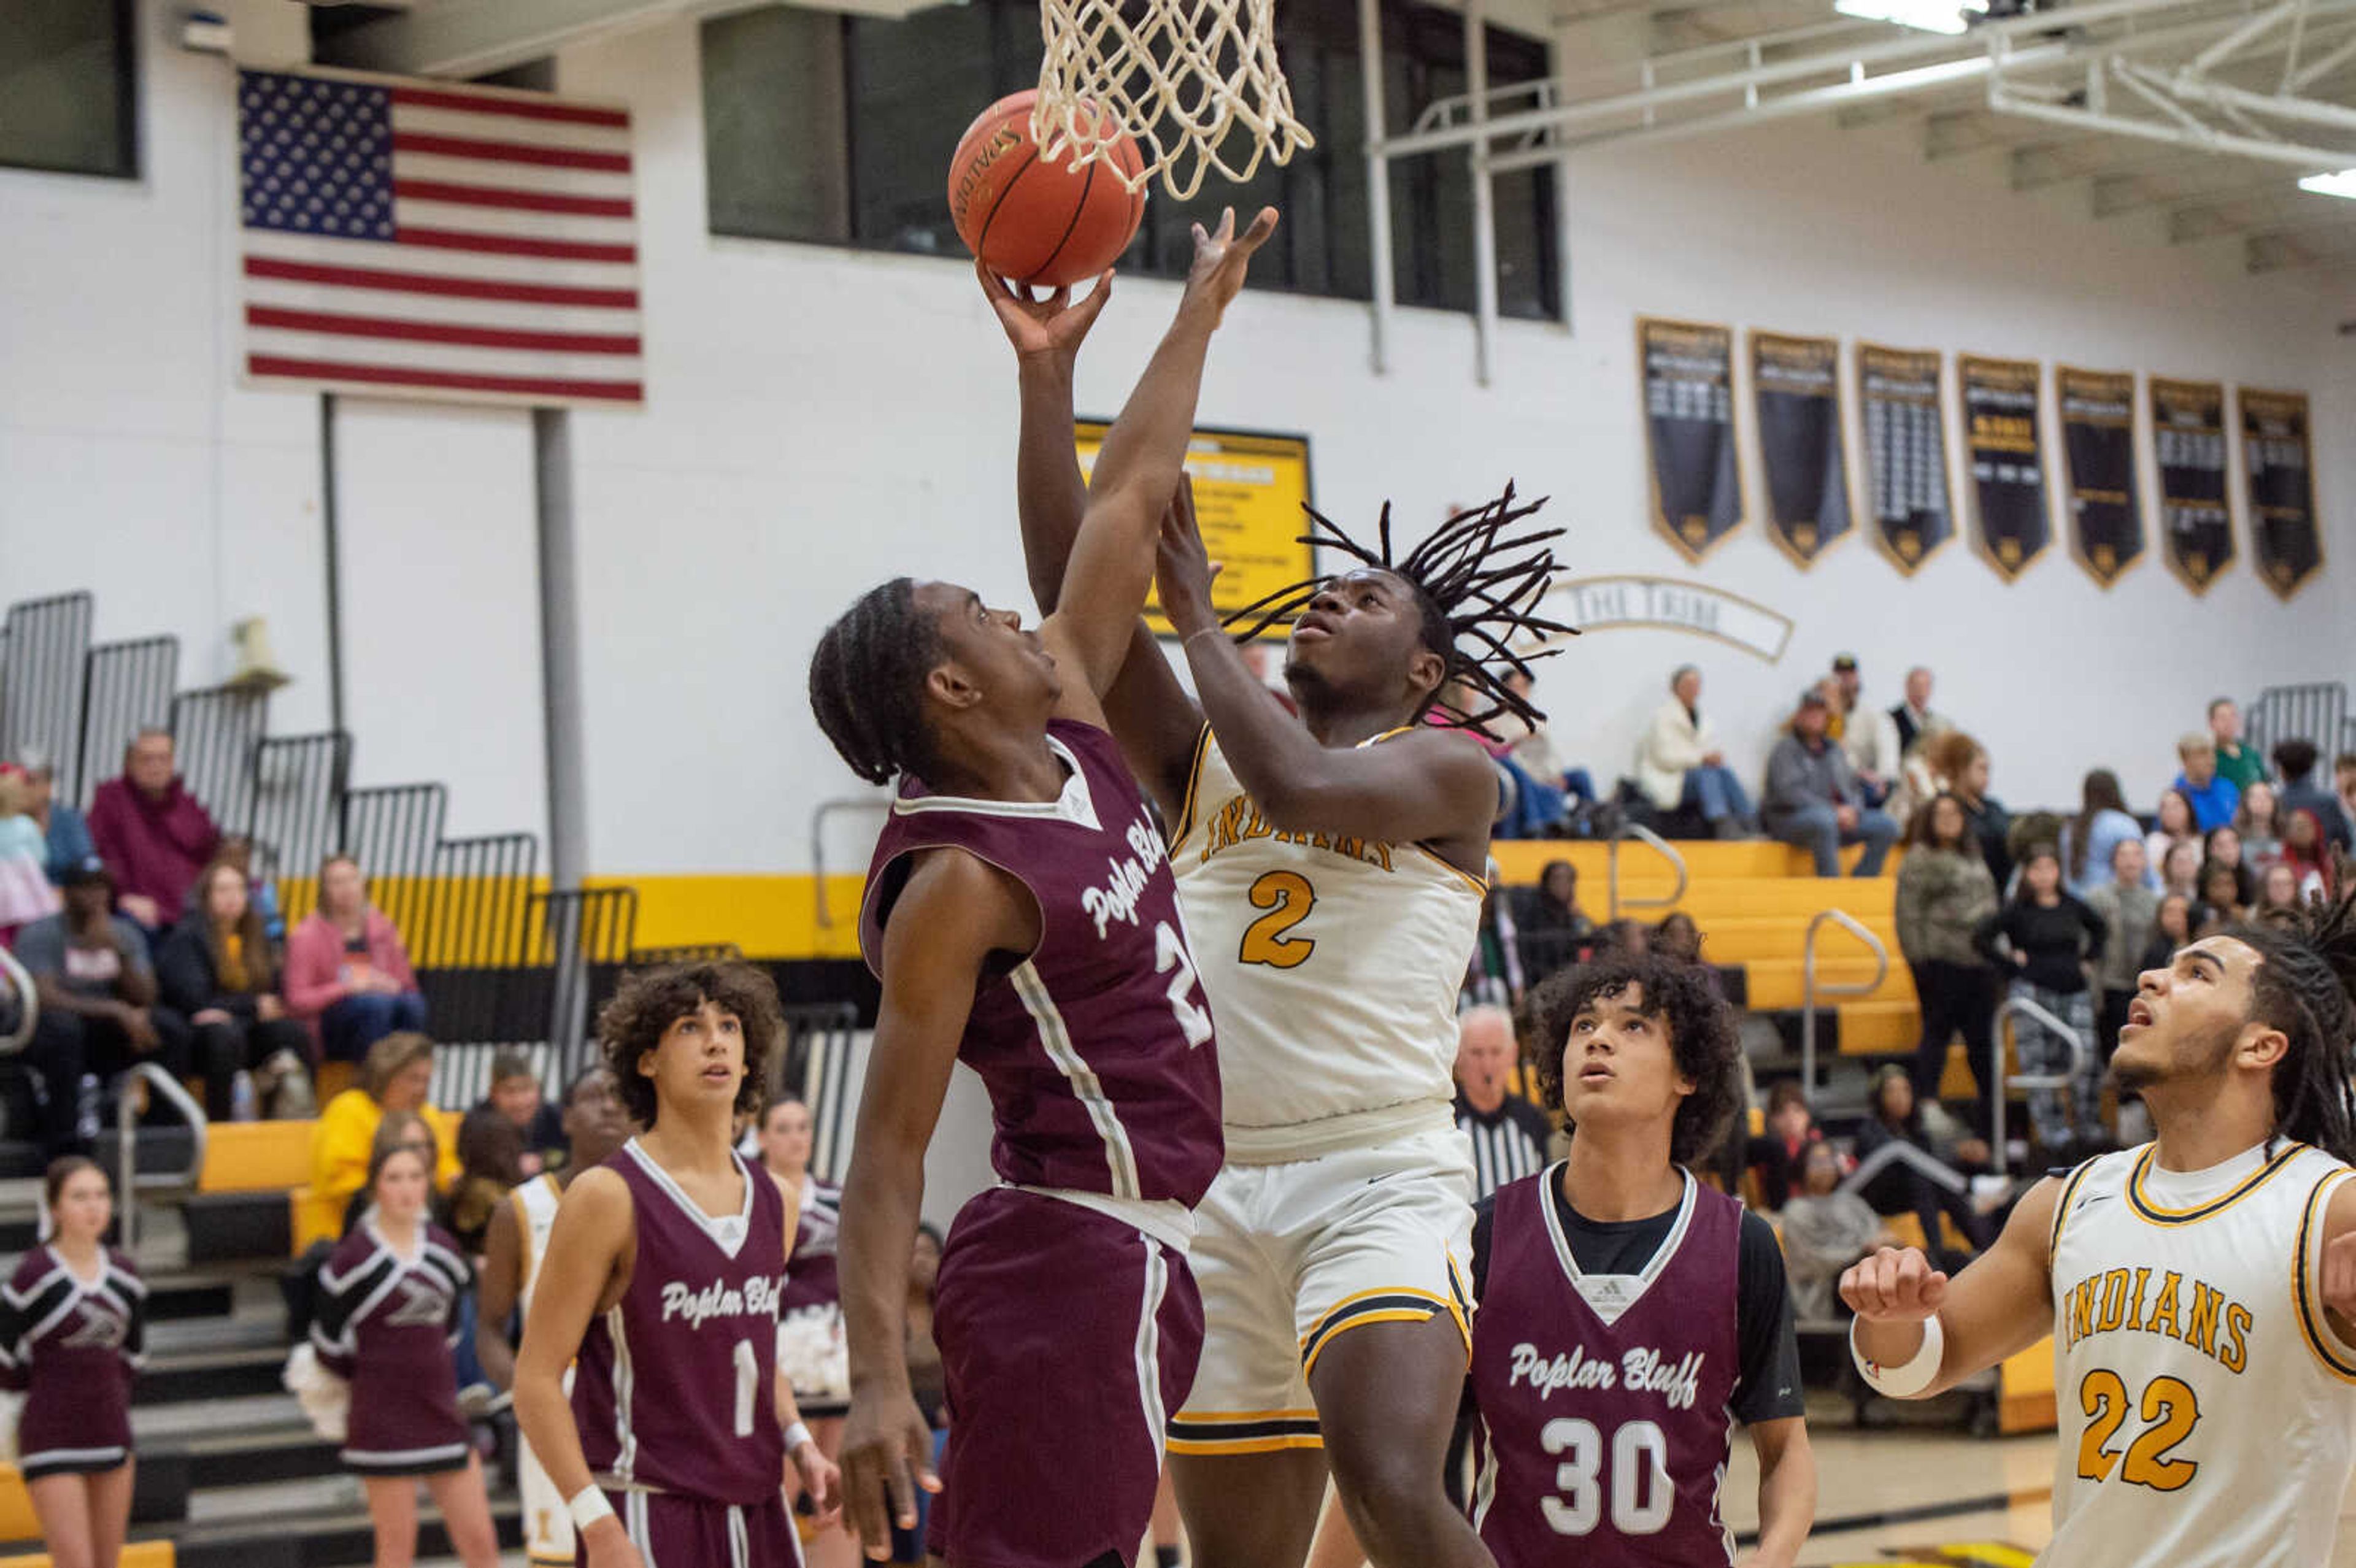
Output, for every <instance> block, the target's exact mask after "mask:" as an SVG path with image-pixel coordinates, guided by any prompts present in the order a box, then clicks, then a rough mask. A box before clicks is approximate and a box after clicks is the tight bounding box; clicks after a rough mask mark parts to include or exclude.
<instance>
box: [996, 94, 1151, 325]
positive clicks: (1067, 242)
mask: <svg viewBox="0 0 2356 1568" xmlns="http://www.w3.org/2000/svg"><path fill="white" fill-rule="evenodd" d="M1038 96H1039V95H1038V93H1037V92H1035V91H1023V92H1016V93H1012V94H1009V95H1008V96H1007V97H1004V98H1001V99H1000V100H999V101H997V102H995V103H993V104H991V106H990V107H989V108H987V109H985V110H983V111H982V112H981V113H980V116H979V117H977V118H976V119H975V121H974V123H972V124H971V125H969V126H968V127H967V128H966V133H965V134H964V135H963V136H962V137H960V138H958V148H957V156H956V157H954V158H953V159H951V160H950V162H949V217H950V219H952V220H953V221H954V222H955V223H956V224H957V231H958V239H960V240H964V241H965V242H966V247H967V249H969V250H970V251H972V252H973V253H974V254H975V255H977V256H979V257H980V258H981V259H982V261H984V262H986V263H987V264H988V265H989V267H990V270H991V272H996V273H997V274H998V275H999V276H1000V277H1001V278H1012V279H1013V280H1014V281H1015V282H1017V283H1038V284H1043V285H1044V286H1046V287H1048V288H1061V287H1063V286H1064V285H1066V283H1079V282H1081V281H1083V280H1085V279H1087V278H1092V277H1094V276H1096V275H1097V274H1098V272H1103V271H1104V270H1105V269H1106V268H1107V267H1109V266H1111V265H1112V264H1113V262H1114V261H1116V260H1118V259H1119V255H1120V253H1121V252H1122V251H1126V250H1128V249H1129V242H1130V240H1133V239H1135V238H1136V237H1137V226H1138V224H1139V223H1140V222H1141V221H1142V220H1143V219H1144V218H1145V188H1144V187H1142V186H1140V187H1138V188H1137V189H1136V190H1134V191H1131V190H1130V188H1129V187H1127V186H1124V185H1123V184H1121V182H1120V179H1119V176H1117V175H1116V174H1115V173H1114V172H1113V170H1112V168H1111V167H1108V166H1107V165H1108V163H1110V164H1115V165H1119V169H1120V172H1121V173H1122V174H1127V175H1131V176H1134V175H1135V174H1137V173H1138V171H1140V170H1141V169H1142V168H1143V167H1144V166H1145V163H1144V160H1143V159H1142V158H1141V157H1140V156H1139V155H1138V151H1137V144H1136V143H1135V142H1134V141H1131V140H1130V138H1129V137H1128V136H1127V135H1123V136H1122V137H1121V138H1120V139H1119V141H1118V142H1116V143H1114V144H1113V146H1112V149H1111V150H1110V152H1108V154H1107V155H1106V156H1105V158H1102V159H1098V160H1096V161H1093V162H1091V163H1089V164H1087V165H1086V166H1084V167H1082V168H1080V169H1078V170H1074V169H1073V168H1072V166H1071V155H1070V154H1068V153H1066V154H1064V155H1061V156H1059V157H1058V158H1057V160H1056V161H1055V163H1052V164H1050V163H1045V162H1043V161H1042V160H1041V158H1040V156H1039V144H1037V143H1036V142H1033V140H1032V139H1031V105H1032V102H1033V100H1034V99H1036V98H1037V97H1038Z"/></svg>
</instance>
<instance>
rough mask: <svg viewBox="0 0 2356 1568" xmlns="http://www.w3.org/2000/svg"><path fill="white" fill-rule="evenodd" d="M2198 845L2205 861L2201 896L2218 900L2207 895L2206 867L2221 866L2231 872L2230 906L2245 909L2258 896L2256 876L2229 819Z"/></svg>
mask: <svg viewBox="0 0 2356 1568" xmlns="http://www.w3.org/2000/svg"><path fill="white" fill-rule="evenodd" d="M2201 848H2202V851H2203V859H2204V862H2205V863H2204V864H2203V865H2202V867H2201V890H2202V891H2201V896H2202V897H2203V898H2204V899H2208V901H2209V902H2211V903H2214V902H2216V900H2215V899H2213V898H2209V895H2208V891H2207V890H2208V886H2209V875H2210V868H2211V867H2212V866H2224V867H2227V868H2229V869H2231V870H2232V871H2233V907H2234V908H2236V909H2247V908H2248V907H2249V906H2250V905H2251V904H2252V903H2253V902H2254V901H2256V899H2257V896H2258V878H2257V873H2256V872H2255V871H2254V870H2253V869H2251V867H2250V862H2249V859H2248V857H2247V856H2245V855H2244V854H2243V852H2242V836H2241V834H2240V833H2238V832H2237V831H2235V830H2234V827H2233V824H2232V823H2230V822H2229V823H2227V824H2226V825H2225V826H2223V827H2219V828H2215V829H2213V830H2212V831H2211V833H2210V835H2209V837H2208V840H2207V842H2205V843H2204V844H2203V845H2202V846H2201Z"/></svg>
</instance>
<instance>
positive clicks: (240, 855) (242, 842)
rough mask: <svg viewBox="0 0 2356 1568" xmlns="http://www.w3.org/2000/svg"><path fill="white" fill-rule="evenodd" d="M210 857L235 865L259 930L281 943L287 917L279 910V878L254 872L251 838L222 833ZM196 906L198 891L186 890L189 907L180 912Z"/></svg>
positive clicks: (284, 935) (284, 938)
mask: <svg viewBox="0 0 2356 1568" xmlns="http://www.w3.org/2000/svg"><path fill="white" fill-rule="evenodd" d="M213 859H215V860H216V861H219V862H221V863H224V864H227V865H231V866H235V867H236V868H237V869H238V873H239V874H240V875H241V876H242V877H244V878H245V891H246V897H247V898H249V899H250V900H252V903H253V907H254V908H255V909H256V910H257V911H259V912H261V915H262V930H263V931H264V932H265V933H268V934H269V937H270V940H271V941H273V942H277V943H283V942H284V941H285V940H286V917H285V916H284V915H282V914H280V913H279V912H278V880H277V879H276V878H275V877H262V876H257V875H255V874H254V869H253V840H252V839H251V838H248V837H246V836H245V835H244V834H242V833H231V834H228V835H225V836H224V837H222V839H221V841H220V854H218V855H215V856H214V857H213ZM196 907H197V890H196V889H195V888H194V887H191V888H190V889H189V890H188V910H187V911H183V913H187V912H188V911H193V910H194V909H195V908H196Z"/></svg>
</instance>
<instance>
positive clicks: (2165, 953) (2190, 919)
mask: <svg viewBox="0 0 2356 1568" xmlns="http://www.w3.org/2000/svg"><path fill="white" fill-rule="evenodd" d="M2208 920H2209V912H2208V911H2207V910H2205V909H2203V908H2201V901H2200V900H2199V899H2196V898H2193V897H2191V896H2190V894H2187V893H2162V894H2160V896H2159V908H2158V912H2156V913H2155V914H2153V916H2152V917H2151V943H2150V945H2148V946H2147V947H2146V948H2145V949H2144V950H2143V965H2142V967H2143V968H2145V969H2165V968H2167V967H2168V966H2169V965H2170V964H2173V963H2175V962H2176V954H2177V950H2178V949H2179V948H2182V947H2189V946H2190V945H2191V944H2192V943H2193V941H2194V939H2195V935H2196V933H2198V932H2199V931H2200V929H2201V926H2203V925H2205V924H2206V923H2208Z"/></svg>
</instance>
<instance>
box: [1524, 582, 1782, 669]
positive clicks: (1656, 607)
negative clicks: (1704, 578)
mask: <svg viewBox="0 0 2356 1568" xmlns="http://www.w3.org/2000/svg"><path fill="white" fill-rule="evenodd" d="M1550 592H1553V593H1555V594H1558V595H1560V596H1561V597H1562V598H1563V599H1564V600H1566V601H1568V602H1569V614H1568V615H1566V616H1565V617H1564V619H1566V620H1568V621H1569V623H1570V624H1572V625H1574V626H1577V627H1578V628H1579V629H1580V631H1581V632H1601V631H1604V630H1607V629H1609V628H1612V627H1615V626H1649V627H1651V628H1653V629H1654V630H1655V631H1664V632H1690V633H1691V634H1693V635H1695V636H1697V637H1712V638H1715V639H1717V640H1718V641H1719V642H1721V643H1731V644H1733V645H1735V646H1736V647H1738V648H1740V649H1742V650H1743V651H1744V652H1745V653H1750V654H1756V655H1757V656H1759V657H1761V658H1762V659H1765V660H1766V661H1767V662H1768V663H1769V664H1773V663H1774V662H1775V661H1776V660H1778V659H1780V658H1782V657H1783V647H1784V645H1785V644H1787V643H1789V642H1790V641H1791V640H1792V620H1791V617H1789V616H1788V615H1779V614H1777V613H1775V612H1774V611H1772V610H1770V609H1768V608H1767V607H1766V606H1765V605H1764V604H1754V603H1751V601H1750V600H1748V599H1741V598H1738V597H1736V596H1735V595H1734V594H1731V593H1728V592H1722V591H1720V590H1719V589H1716V588H1708V587H1705V586H1704V585H1702V584H1701V583H1698V582H1678V581H1673V580H1671V579H1669V578H1665V577H1582V578H1580V579H1578V580H1577V581H1571V582H1558V583H1556V584H1555V585H1554V587H1553V588H1552V590H1550Z"/></svg>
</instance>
